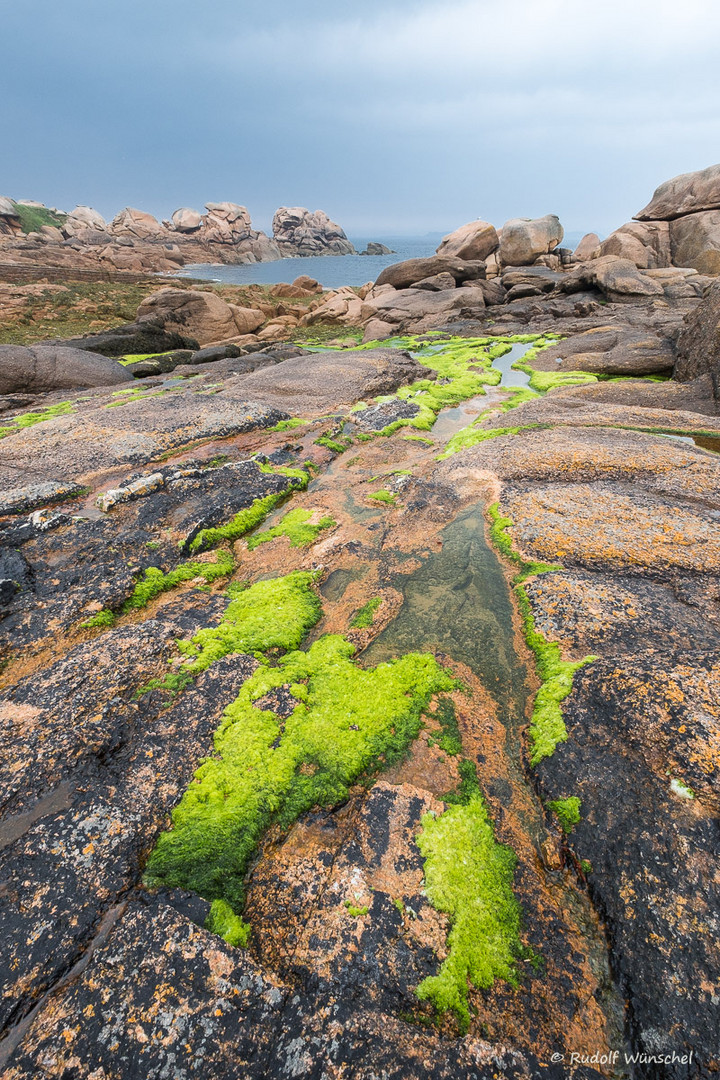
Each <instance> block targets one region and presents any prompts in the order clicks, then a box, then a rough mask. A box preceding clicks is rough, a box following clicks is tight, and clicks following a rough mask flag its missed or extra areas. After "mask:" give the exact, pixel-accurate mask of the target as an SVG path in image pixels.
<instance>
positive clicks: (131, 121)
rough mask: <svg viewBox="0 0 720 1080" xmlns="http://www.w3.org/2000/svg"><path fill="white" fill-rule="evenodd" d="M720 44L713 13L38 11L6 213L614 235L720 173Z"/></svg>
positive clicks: (128, 7) (601, 8) (25, 43)
mask: <svg viewBox="0 0 720 1080" xmlns="http://www.w3.org/2000/svg"><path fill="white" fill-rule="evenodd" d="M719 42H720V9H718V8H717V7H716V5H714V4H712V3H711V2H710V0H685V3H684V4H683V5H682V6H680V5H677V4H676V3H674V2H673V3H670V2H668V0H652V2H651V0H631V2H628V0H625V2H620V0H605V3H603V4H602V5H597V4H595V3H586V2H583V0H574V2H571V0H543V2H542V3H538V0H504V2H503V3H501V4H498V3H497V2H496V0H492V2H487V0H439V2H437V0H436V2H426V3H420V4H418V3H411V2H401V0H387V2H379V0H367V2H365V3H364V4H363V6H362V9H361V10H359V9H358V7H357V5H356V4H354V3H353V4H351V3H336V4H334V5H332V6H330V5H328V4H327V3H326V2H325V0H323V2H317V0H306V2H304V3H303V4H302V5H299V4H297V2H296V0H294V2H293V3H290V2H288V0H276V2H275V3H274V4H273V5H267V4H264V5H261V4H259V3H252V2H250V3H242V4H239V3H237V0H232V2H231V0H207V2H206V3H205V4H204V5H198V4H196V3H189V2H188V0H153V2H152V3H147V0H143V2H142V3H141V2H139V0H105V2H103V3H102V4H101V3H98V0H26V3H25V4H24V5H23V7H22V9H21V10H20V9H19V7H15V8H14V9H12V10H7V11H4V12H3V39H2V42H0V79H1V80H2V84H3V85H2V93H3V101H4V103H5V106H4V111H5V114H6V116H9V117H10V123H9V124H8V125H6V130H4V132H3V137H2V151H1V157H0V192H2V193H5V192H7V193H8V194H11V195H15V196H20V197H26V196H27V197H36V198H41V199H43V200H45V201H47V202H50V203H55V204H57V205H64V206H70V205H71V204H73V203H74V202H75V201H80V202H88V203H90V204H91V205H94V206H96V207H97V208H98V209H99V210H101V211H102V212H103V213H105V214H112V213H114V212H116V211H117V210H118V209H120V208H121V207H122V206H124V205H128V204H129V205H135V206H140V207H142V208H143V209H149V210H151V211H152V212H154V213H157V214H159V215H161V216H167V215H168V214H169V213H170V212H171V211H172V210H173V209H175V207H176V206H178V205H183V204H184V205H195V206H198V207H200V206H201V205H202V203H204V202H205V201H206V200H208V199H232V200H234V201H238V202H242V203H245V204H246V205H247V206H248V207H249V208H250V210H251V212H252V214H253V217H254V219H255V220H256V222H258V223H259V224H260V225H265V226H267V224H268V223H269V218H270V216H271V214H272V211H273V210H274V209H275V207H276V206H278V205H279V204H281V203H286V204H300V205H308V206H310V207H311V208H315V207H318V206H321V207H323V208H324V209H326V210H327V211H328V212H329V213H330V214H331V215H332V216H334V217H335V218H336V219H337V220H339V221H340V222H341V223H342V224H343V225H344V226H345V227H346V228H348V229H349V230H350V231H354V232H358V231H359V232H368V231H371V232H372V231H375V232H378V231H384V232H386V233H387V232H393V231H398V232H402V231H420V232H424V231H426V230H429V229H446V228H451V227H454V226H455V225H457V224H459V223H461V222H462V221H466V220H469V219H471V218H473V217H477V216H482V217H487V218H489V219H490V220H492V221H495V222H497V223H499V224H501V223H502V221H504V220H505V219H506V218H507V217H509V216H512V215H515V214H528V215H532V214H540V213H547V212H550V211H552V212H556V213H559V214H560V216H561V218H562V220H563V222H564V223H565V225H566V228H568V229H579V228H595V229H598V230H600V231H607V230H609V229H611V228H613V227H614V226H615V225H618V224H620V223H621V222H622V221H624V220H627V218H628V217H629V216H630V215H631V214H632V213H633V212H634V211H635V210H637V209H638V208H639V207H640V206H641V205H643V204H644V203H645V202H646V201H647V199H648V198H649V196H650V194H651V192H652V189H653V188H654V187H655V186H656V184H657V183H659V182H660V181H662V180H664V179H667V178H668V177H669V176H672V175H674V174H676V173H678V172H685V171H689V170H691V169H696V168H702V167H704V166H706V165H708V164H711V163H712V162H714V161H715V160H716V159H717V158H718V152H717V147H718V146H720V138H719V136H720V113H719V111H718V107H717V102H718V100H720V97H719V95H718V91H719V90H720V71H719V70H718V65H717V62H716V58H717V52H718V44H719Z"/></svg>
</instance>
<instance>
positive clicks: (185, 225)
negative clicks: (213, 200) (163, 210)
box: [172, 206, 202, 233]
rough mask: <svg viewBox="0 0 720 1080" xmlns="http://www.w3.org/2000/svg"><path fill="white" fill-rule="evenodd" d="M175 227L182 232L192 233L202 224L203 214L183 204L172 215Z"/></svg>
mask: <svg viewBox="0 0 720 1080" xmlns="http://www.w3.org/2000/svg"><path fill="white" fill-rule="evenodd" d="M172 224H173V228H174V229H176V230H177V231H178V232H181V233H192V232H197V230H198V229H199V228H200V226H201V225H202V215H200V214H198V212H197V210H191V209H190V207H188V206H181V207H180V209H179V210H176V211H175V213H174V214H173V216H172Z"/></svg>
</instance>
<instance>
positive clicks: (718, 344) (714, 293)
mask: <svg viewBox="0 0 720 1080" xmlns="http://www.w3.org/2000/svg"><path fill="white" fill-rule="evenodd" d="M705 374H709V375H710V376H711V378H712V380H713V387H714V396H715V399H716V400H717V401H720V282H716V283H715V284H714V285H712V286H711V288H710V289H709V290H708V293H707V296H706V297H705V299H704V300H703V302H702V304H700V305H699V306H698V307H696V308H695V310H694V311H693V312H691V313H690V314H688V315H687V316H686V318H685V325H684V326H683V328H682V330H681V332H680V334H679V335H678V339H677V363H676V365H675V371H674V377H675V378H676V379H677V380H678V381H679V382H687V381H688V380H690V379H696V378H697V377H698V376H700V375H705Z"/></svg>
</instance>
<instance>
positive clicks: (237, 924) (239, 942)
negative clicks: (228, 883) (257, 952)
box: [205, 900, 251, 949]
mask: <svg viewBox="0 0 720 1080" xmlns="http://www.w3.org/2000/svg"><path fill="white" fill-rule="evenodd" d="M205 929H206V930H209V931H210V932H211V933H212V934H217V935H218V937H221V938H225V941H227V943H228V945H233V946H234V947H235V948H241V949H244V948H245V947H246V946H247V945H248V943H249V941H250V934H251V927H250V924H249V923H246V922H245V920H244V919H243V918H242V917H241V916H240V915H236V914H235V912H234V911H233V909H232V908H231V907H230V905H229V904H228V903H226V902H225V901H224V900H213V902H212V904H211V905H210V914H209V915H208V917H207V919H206V920H205Z"/></svg>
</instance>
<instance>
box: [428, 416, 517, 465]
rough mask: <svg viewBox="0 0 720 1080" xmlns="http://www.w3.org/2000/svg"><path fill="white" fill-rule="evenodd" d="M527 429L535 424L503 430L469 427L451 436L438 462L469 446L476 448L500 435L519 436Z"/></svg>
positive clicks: (504, 428)
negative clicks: (479, 444)
mask: <svg viewBox="0 0 720 1080" xmlns="http://www.w3.org/2000/svg"><path fill="white" fill-rule="evenodd" d="M527 427H537V424H528V425H526V426H525V427H503V428H478V427H473V426H472V425H471V426H470V427H466V428H463V429H462V431H458V432H457V434H455V435H453V437H452V439H450V441H449V442H448V444H447V446H446V447H445V450H444V452H443V453H442V454H440V458H439V460H442V458H447V457H450V456H451V455H452V454H457V452H458V450H467V449H468V447H470V446H477V445H478V443H481V442H487V440H488V439H497V438H498V437H499V436H500V435H519V434H520V432H521V431H525V430H526V428H527Z"/></svg>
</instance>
